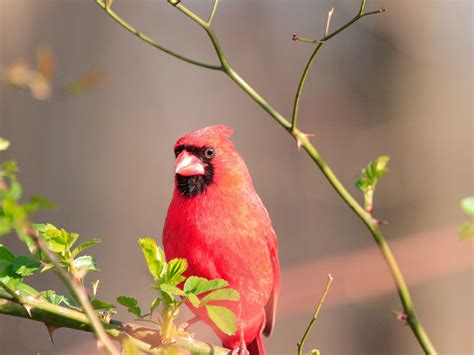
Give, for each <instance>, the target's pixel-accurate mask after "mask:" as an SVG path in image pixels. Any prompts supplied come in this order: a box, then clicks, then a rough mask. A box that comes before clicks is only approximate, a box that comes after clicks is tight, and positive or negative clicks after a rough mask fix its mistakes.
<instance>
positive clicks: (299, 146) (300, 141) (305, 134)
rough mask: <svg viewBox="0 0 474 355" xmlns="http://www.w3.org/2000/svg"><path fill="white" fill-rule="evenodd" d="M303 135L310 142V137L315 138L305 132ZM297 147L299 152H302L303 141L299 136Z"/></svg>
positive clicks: (297, 137)
mask: <svg viewBox="0 0 474 355" xmlns="http://www.w3.org/2000/svg"><path fill="white" fill-rule="evenodd" d="M301 135H302V136H303V137H304V139H308V140H309V138H310V137H314V134H312V133H303V132H301ZM296 145H297V146H298V151H300V150H301V147H302V146H303V140H302V139H300V137H299V136H296Z"/></svg>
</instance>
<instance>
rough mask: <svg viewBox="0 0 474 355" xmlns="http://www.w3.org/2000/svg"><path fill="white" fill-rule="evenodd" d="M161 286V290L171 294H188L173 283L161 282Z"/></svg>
mask: <svg viewBox="0 0 474 355" xmlns="http://www.w3.org/2000/svg"><path fill="white" fill-rule="evenodd" d="M159 288H160V290H161V291H163V292H166V293H167V294H169V295H178V296H186V294H185V293H184V291H183V290H181V289H179V288H178V287H176V286H173V285H168V284H160V285H159Z"/></svg>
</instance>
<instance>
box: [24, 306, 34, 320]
mask: <svg viewBox="0 0 474 355" xmlns="http://www.w3.org/2000/svg"><path fill="white" fill-rule="evenodd" d="M22 306H23V308H24V309H25V310H26V312H28V315H29V316H30V318H31V317H32V315H31V310H32V309H33V307H31V306H30V305H29V304H23V305H22Z"/></svg>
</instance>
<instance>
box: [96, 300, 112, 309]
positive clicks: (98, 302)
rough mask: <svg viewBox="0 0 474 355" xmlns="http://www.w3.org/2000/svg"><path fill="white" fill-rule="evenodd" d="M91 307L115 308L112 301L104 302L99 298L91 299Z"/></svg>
mask: <svg viewBox="0 0 474 355" xmlns="http://www.w3.org/2000/svg"><path fill="white" fill-rule="evenodd" d="M91 304H92V307H94V309H110V308H115V306H114V305H113V304H112V303H109V302H106V301H101V300H97V299H95V300H92V301H91Z"/></svg>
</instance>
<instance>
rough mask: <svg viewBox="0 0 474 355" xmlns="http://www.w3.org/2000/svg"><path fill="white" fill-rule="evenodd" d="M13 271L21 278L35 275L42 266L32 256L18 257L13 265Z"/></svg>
mask: <svg viewBox="0 0 474 355" xmlns="http://www.w3.org/2000/svg"><path fill="white" fill-rule="evenodd" d="M12 266H13V271H15V272H16V273H17V274H19V275H21V276H30V275H33V274H34V273H35V272H36V271H37V270H38V269H39V268H40V267H41V264H40V263H39V261H38V260H36V259H33V258H32V257H30V256H17V257H16V258H15V260H14V261H13V263H12Z"/></svg>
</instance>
